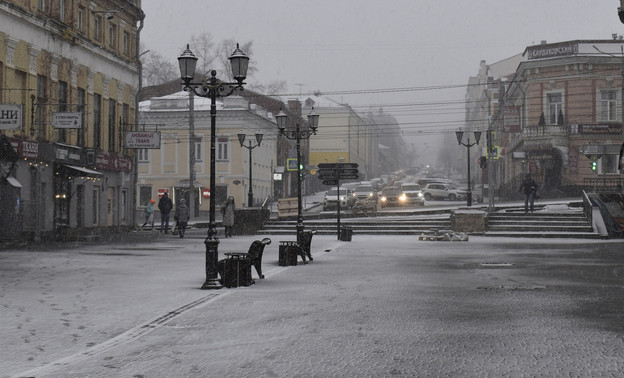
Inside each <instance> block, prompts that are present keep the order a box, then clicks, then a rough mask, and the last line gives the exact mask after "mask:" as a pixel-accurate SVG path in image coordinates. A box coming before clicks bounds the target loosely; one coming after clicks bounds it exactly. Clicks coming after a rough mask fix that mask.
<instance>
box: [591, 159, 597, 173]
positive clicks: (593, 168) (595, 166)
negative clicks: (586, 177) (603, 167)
mask: <svg viewBox="0 0 624 378" xmlns="http://www.w3.org/2000/svg"><path fill="white" fill-rule="evenodd" d="M596 168H598V163H596V161H592V171H595V170H596Z"/></svg>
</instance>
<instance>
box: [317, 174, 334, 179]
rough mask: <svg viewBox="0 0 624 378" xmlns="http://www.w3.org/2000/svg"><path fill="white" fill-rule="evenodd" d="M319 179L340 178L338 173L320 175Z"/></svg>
mask: <svg viewBox="0 0 624 378" xmlns="http://www.w3.org/2000/svg"><path fill="white" fill-rule="evenodd" d="M319 179H321V180H338V175H332V174H325V175H319Z"/></svg>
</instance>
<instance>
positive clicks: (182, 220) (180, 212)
mask: <svg viewBox="0 0 624 378" xmlns="http://www.w3.org/2000/svg"><path fill="white" fill-rule="evenodd" d="M174 219H175V221H176V226H177V227H178V234H179V235H180V237H181V238H183V237H184V232H185V231H186V226H187V225H188V220H189V208H188V206H186V200H185V199H184V198H182V199H180V204H179V205H178V207H176V214H175V217H174Z"/></svg>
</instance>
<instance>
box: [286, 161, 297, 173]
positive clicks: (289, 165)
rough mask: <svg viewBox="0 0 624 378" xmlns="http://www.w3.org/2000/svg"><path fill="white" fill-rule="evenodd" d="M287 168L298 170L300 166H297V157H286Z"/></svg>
mask: <svg viewBox="0 0 624 378" xmlns="http://www.w3.org/2000/svg"><path fill="white" fill-rule="evenodd" d="M286 164H287V166H286V170H288V171H296V170H298V168H299V167H298V166H297V158H289V159H286Z"/></svg>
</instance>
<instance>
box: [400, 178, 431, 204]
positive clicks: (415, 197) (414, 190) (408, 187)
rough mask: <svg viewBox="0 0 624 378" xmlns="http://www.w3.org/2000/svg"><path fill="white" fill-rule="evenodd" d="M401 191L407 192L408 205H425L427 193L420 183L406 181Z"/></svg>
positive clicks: (406, 201)
mask: <svg viewBox="0 0 624 378" xmlns="http://www.w3.org/2000/svg"><path fill="white" fill-rule="evenodd" d="M401 191H403V194H405V203H406V204H407V205H418V206H425V195H424V194H423V192H422V189H421V187H420V185H418V184H413V183H405V184H403V185H402V186H401Z"/></svg>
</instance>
